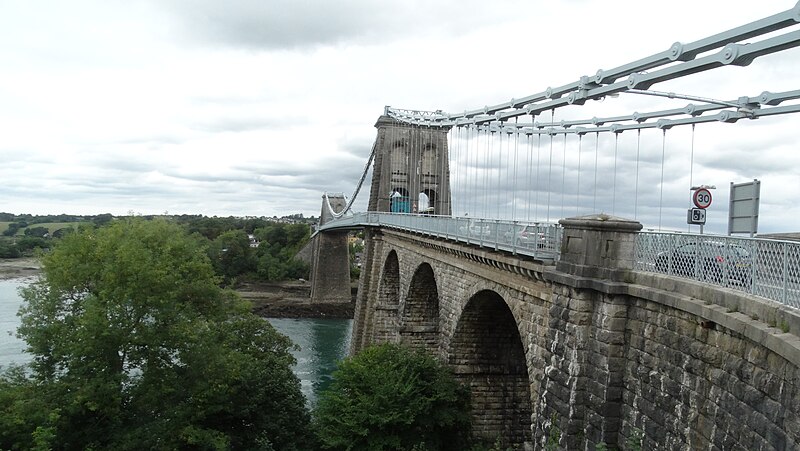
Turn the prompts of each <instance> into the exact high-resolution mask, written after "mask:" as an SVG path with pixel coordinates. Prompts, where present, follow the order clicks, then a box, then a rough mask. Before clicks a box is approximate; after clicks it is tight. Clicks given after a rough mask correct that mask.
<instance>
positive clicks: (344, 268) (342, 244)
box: [311, 193, 351, 303]
mask: <svg viewBox="0 0 800 451" xmlns="http://www.w3.org/2000/svg"><path fill="white" fill-rule="evenodd" d="M328 202H330V206H331V208H332V209H333V211H335V212H336V213H337V214H338V213H339V212H341V211H342V210H344V209H345V207H346V206H347V201H346V200H345V198H344V194H339V193H337V194H326V195H325V196H322V212H321V213H320V215H319V225H320V226H322V225H325V224H326V223H327V222H329V221H332V220H333V219H334V218H333V215H332V214H331V212H330V210H329V209H328ZM347 234H348V232H347V230H331V231H327V232H324V233H318V234H316V235H315V236H314V240H313V241H312V243H311V245H312V257H311V302H315V303H322V302H350V297H351V295H350V257H349V253H348V246H347Z"/></svg>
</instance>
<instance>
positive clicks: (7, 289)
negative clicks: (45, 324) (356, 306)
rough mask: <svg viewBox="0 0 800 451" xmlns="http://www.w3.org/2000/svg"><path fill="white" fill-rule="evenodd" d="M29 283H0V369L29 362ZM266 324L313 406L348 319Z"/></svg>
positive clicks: (339, 352) (343, 350)
mask: <svg viewBox="0 0 800 451" xmlns="http://www.w3.org/2000/svg"><path fill="white" fill-rule="evenodd" d="M28 282H29V280H25V279H16V280H0V367H6V366H8V365H9V364H11V363H17V364H22V363H26V362H28V361H29V360H30V355H28V354H26V353H25V352H24V350H25V342H24V341H22V340H20V339H19V338H17V337H16V335H15V333H16V329H17V327H18V326H19V324H20V319H19V317H18V316H17V310H19V307H20V305H22V298H21V297H20V296H19V293H18V292H17V290H18V288H19V287H22V286H24V285H26V284H27V283H28ZM268 320H269V322H270V323H271V324H272V325H273V326H274V327H275V328H276V329H277V330H278V331H279V332H280V333H282V334H284V335H287V336H288V337H289V338H290V339H291V340H292V341H293V342H294V343H295V344H297V345H298V346H300V350H297V351H293V352H292V354H293V355H294V357H295V359H297V364H296V365H295V367H294V373H295V374H296V375H297V377H298V378H299V379H300V385H301V388H302V390H303V394H304V395H305V397H306V399H307V400H308V403H309V405H312V406H313V405H314V404H315V402H316V400H317V398H318V396H319V394H320V393H321V392H322V391H323V390H325V389H326V388H327V387H328V385H330V383H331V373H333V370H335V369H336V363H337V362H338V361H339V360H341V359H342V358H344V357H345V355H346V354H347V349H348V347H349V344H350V331H351V330H352V327H353V320H351V319H318V318H302V319H284V318H281V319H278V318H269V319H268Z"/></svg>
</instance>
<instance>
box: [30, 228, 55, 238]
mask: <svg viewBox="0 0 800 451" xmlns="http://www.w3.org/2000/svg"><path fill="white" fill-rule="evenodd" d="M48 233H50V231H49V230H48V229H47V227H41V226H39V227H28V228H27V229H25V236H32V237H37V238H44V237H45V236H47V234H48Z"/></svg>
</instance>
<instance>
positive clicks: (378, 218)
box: [320, 212, 562, 261]
mask: <svg viewBox="0 0 800 451" xmlns="http://www.w3.org/2000/svg"><path fill="white" fill-rule="evenodd" d="M363 226H374V227H379V226H380V227H388V228H393V229H399V230H406V231H410V232H414V233H419V234H421V235H427V236H433V237H437V238H443V239H446V240H451V241H458V242H462V243H467V244H473V245H477V246H480V247H486V248H491V249H494V250H499V251H507V252H511V253H513V254H519V255H527V256H531V257H534V258H536V259H539V260H544V261H555V260H558V258H559V250H560V246H561V235H562V229H561V227H560V226H559V225H558V224H552V223H537V222H532V223H528V222H520V221H505V220H500V219H479V218H469V217H455V218H454V217H451V216H432V215H419V214H408V213H372V212H370V213H355V214H353V215H352V216H345V217H343V218H340V219H336V220H335V221H331V222H329V223H327V224H325V225H324V226H322V227H320V231H322V230H327V229H347V228H358V227H363Z"/></svg>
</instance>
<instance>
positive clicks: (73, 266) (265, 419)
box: [0, 219, 310, 450]
mask: <svg viewBox="0 0 800 451" xmlns="http://www.w3.org/2000/svg"><path fill="white" fill-rule="evenodd" d="M42 263H43V275H42V277H41V279H40V281H38V282H36V283H34V284H32V285H31V286H30V287H29V288H27V289H25V290H23V292H22V294H23V298H24V300H25V304H24V307H23V309H22V326H21V327H20V329H19V333H20V335H21V336H22V338H24V339H25V340H26V341H27V343H28V350H29V352H31V353H32V354H33V355H34V360H33V362H32V363H31V365H30V368H28V369H27V370H26V371H22V370H20V369H17V370H11V371H7V372H6V373H4V374H3V375H2V377H0V449H47V448H52V449H120V450H124V449H265V450H269V449H279V450H293V449H308V448H309V447H310V445H309V444H308V439H307V437H308V436H309V432H308V431H309V430H308V422H309V415H308V412H307V410H306V409H305V406H304V398H303V395H302V393H301V391H300V384H299V381H298V380H297V378H296V377H295V376H294V375H293V374H292V372H291V368H290V365H291V364H292V363H293V362H294V359H293V357H292V356H291V354H290V352H289V350H290V349H291V347H292V344H291V342H290V341H289V340H288V339H287V338H286V337H284V336H282V335H280V334H278V333H277V332H276V331H275V330H274V329H273V328H272V327H271V326H270V325H269V323H267V322H266V321H265V320H263V319H261V318H258V317H256V316H254V315H253V314H252V313H250V311H249V306H248V305H247V304H245V303H243V302H242V301H241V300H240V299H239V298H238V297H236V296H235V294H233V293H231V292H229V291H225V290H221V289H220V288H219V287H218V284H217V283H218V279H217V278H216V276H215V275H214V270H213V268H212V265H211V263H210V261H209V259H208V256H207V255H206V252H205V249H204V248H203V247H201V246H200V245H199V243H198V241H197V240H196V239H193V238H191V237H189V236H187V235H186V233H185V232H183V229H182V228H181V227H180V226H178V225H175V224H171V223H169V222H167V221H164V220H154V221H145V220H141V219H130V220H121V221H115V222H113V223H111V224H110V225H109V226H107V227H104V228H100V229H87V230H83V231H80V232H77V233H74V234H71V235H68V236H66V237H64V239H63V240H62V241H61V242H60V243H59V244H58V245H57V246H56V247H55V249H54V250H53V251H52V252H51V253H49V254H48V255H46V256H44V257H43V262H42Z"/></svg>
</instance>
